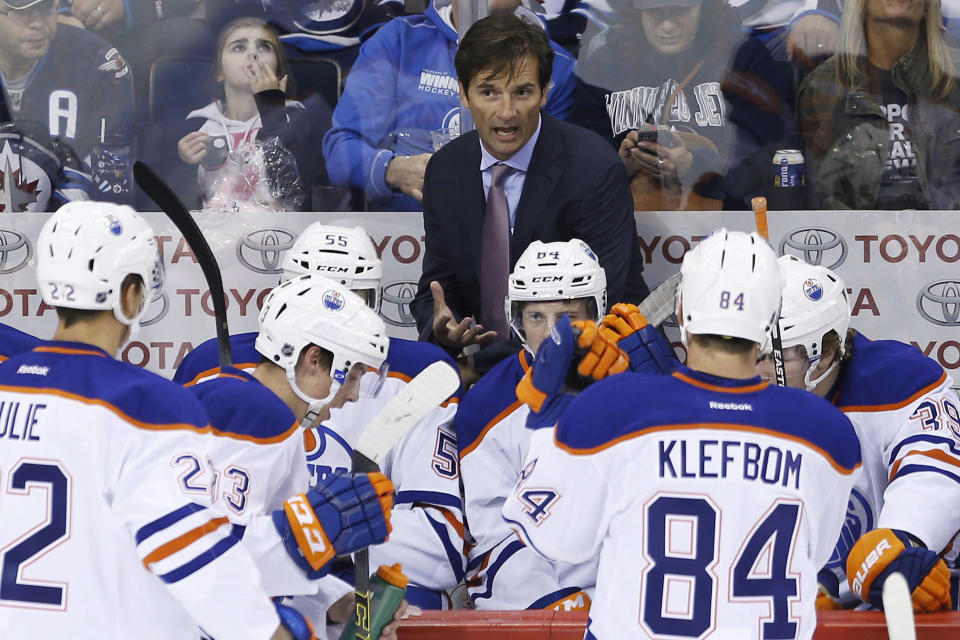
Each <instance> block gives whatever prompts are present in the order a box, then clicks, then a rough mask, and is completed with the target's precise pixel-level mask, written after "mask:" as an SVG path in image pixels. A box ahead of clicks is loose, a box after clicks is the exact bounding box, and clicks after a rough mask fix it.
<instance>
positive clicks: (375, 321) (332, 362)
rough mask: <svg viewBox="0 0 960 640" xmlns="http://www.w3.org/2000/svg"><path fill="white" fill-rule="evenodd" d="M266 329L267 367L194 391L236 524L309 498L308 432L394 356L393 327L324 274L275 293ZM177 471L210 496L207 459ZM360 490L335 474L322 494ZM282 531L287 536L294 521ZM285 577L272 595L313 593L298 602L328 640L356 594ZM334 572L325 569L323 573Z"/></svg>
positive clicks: (332, 583)
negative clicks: (199, 479)
mask: <svg viewBox="0 0 960 640" xmlns="http://www.w3.org/2000/svg"><path fill="white" fill-rule="evenodd" d="M259 323H260V331H259V333H258V335H257V338H256V349H257V351H258V352H259V353H260V355H261V361H260V363H259V364H258V365H257V366H256V367H255V368H254V369H252V370H249V371H244V370H241V369H236V368H233V367H228V368H226V369H223V370H221V371H220V373H219V374H218V375H217V377H216V378H212V379H208V380H206V381H204V382H202V383H200V384H197V385H193V386H191V387H189V390H190V391H191V392H192V393H193V394H194V395H195V396H196V397H197V399H198V400H199V401H200V403H201V405H203V407H204V409H205V410H206V413H207V416H208V418H209V420H210V426H211V427H212V429H213V433H214V435H215V436H216V437H215V438H213V440H214V444H213V445H212V447H211V449H210V451H209V452H208V456H207V460H208V462H209V464H210V465H212V466H213V468H214V473H215V477H216V478H217V481H216V482H215V483H214V485H213V490H214V496H213V498H214V500H215V501H221V506H222V509H223V510H224V511H225V512H226V513H227V515H228V516H229V517H230V520H231V522H234V523H236V524H239V525H243V526H247V525H248V524H249V523H250V521H251V519H253V518H255V517H256V516H260V515H264V514H267V515H269V514H270V513H271V512H273V511H274V510H275V509H281V508H283V504H284V500H285V499H286V498H287V497H289V496H292V495H295V494H300V493H304V492H307V491H308V489H309V488H310V482H309V476H308V475H307V468H306V464H305V453H304V448H303V433H302V431H301V430H300V428H299V427H300V424H301V423H302V422H303V421H304V420H305V419H307V421H308V422H312V420H313V416H318V415H319V418H320V419H325V418H326V417H329V409H330V407H331V406H341V405H342V404H344V403H345V402H349V401H351V400H354V399H356V398H357V396H358V388H359V386H360V379H361V377H362V376H363V375H364V373H366V372H367V370H368V369H372V370H374V371H377V370H379V368H380V365H381V364H382V363H383V359H384V357H385V356H386V351H387V336H386V327H385V325H384V323H383V320H381V319H380V317H379V316H377V314H376V313H375V312H374V311H373V310H372V309H370V308H369V307H368V306H367V305H366V303H365V302H364V300H362V299H361V298H360V297H359V296H357V295H355V294H353V293H351V292H350V291H349V290H348V289H346V288H345V287H343V286H341V285H338V284H337V283H335V282H333V281H332V280H329V279H327V278H324V277H322V276H320V275H316V274H306V275H303V276H298V277H296V278H293V279H291V280H287V281H286V282H284V283H282V284H280V285H278V286H277V287H276V288H275V289H274V290H273V291H271V292H270V295H269V296H267V299H266V300H265V301H264V305H263V309H262V310H261V312H260V316H259ZM329 398H333V400H332V401H331V402H328V399H329ZM307 416H311V417H310V418H307ZM175 462H176V465H177V466H178V467H179V468H180V469H181V470H182V472H183V474H184V476H183V477H184V480H183V481H182V482H181V485H182V487H183V489H184V491H185V492H186V493H189V492H192V491H194V490H198V489H200V487H197V486H196V482H195V481H194V480H192V479H190V478H191V476H192V474H194V473H195V472H196V471H197V470H198V469H200V468H202V466H203V460H202V458H200V457H199V456H197V455H195V454H193V453H192V452H189V451H184V452H182V453H181V454H180V455H178V456H177V458H176V459H175ZM371 480H372V482H373V487H374V489H375V490H376V491H377V492H378V493H382V494H384V495H385V496H388V498H387V499H388V500H390V501H391V502H390V504H391V505H392V495H391V491H392V489H386V490H384V491H381V486H385V485H388V484H389V483H388V482H387V481H386V478H385V477H384V476H383V474H381V473H377V474H372V475H371ZM352 483H353V480H352V479H351V478H350V476H339V475H333V474H331V475H329V476H327V477H326V478H324V480H323V481H321V482H320V483H318V486H319V487H321V488H322V491H323V492H324V493H329V494H330V495H337V494H338V493H340V492H342V491H345V490H346V491H350V490H352V486H353V485H352ZM308 495H313V494H312V493H308ZM388 509H389V507H388ZM388 513H389V512H388ZM276 524H277V527H278V528H280V529H282V528H283V527H284V526H285V520H283V519H280V520H278V521H277V522H276ZM278 568H279V569H280V570H279V571H276V572H274V571H271V569H270V568H268V567H264V568H262V573H263V574H264V576H263V582H262V584H263V585H264V588H265V589H266V590H267V592H268V593H269V594H270V595H294V594H310V596H311V597H310V598H308V599H298V600H297V609H298V610H299V611H300V612H301V613H303V614H304V615H305V616H307V618H308V619H310V620H311V622H312V623H313V624H314V627H315V629H317V632H318V633H321V632H322V630H323V629H324V627H325V626H326V620H327V614H328V613H329V612H330V611H329V609H330V607H331V606H332V605H334V604H335V603H337V602H338V601H339V600H341V599H343V598H344V597H345V596H347V594H349V593H352V589H351V587H350V586H349V585H347V584H346V583H344V582H343V581H341V580H339V579H337V578H335V577H333V576H329V577H324V579H323V580H319V581H315V580H310V578H315V577H318V576H319V575H320V573H317V572H314V571H313V570H312V567H310V566H303V567H302V568H303V569H305V570H306V573H307V575H306V577H304V576H303V575H302V574H300V573H298V572H294V574H293V575H291V573H290V572H289V571H285V570H284V568H283V566H282V565H281V566H280V567H278ZM328 570H329V567H328V563H326V562H324V563H323V568H322V571H321V573H323V574H325V573H326V572H327V571H328ZM304 581H307V584H306V585H304V584H302V583H303V582H304ZM317 590H319V593H314V592H315V591H317ZM348 600H349V598H348ZM336 617H337V616H336V615H334V618H336ZM393 631H394V629H393V627H389V628H388V629H387V633H388V634H391V633H393Z"/></svg>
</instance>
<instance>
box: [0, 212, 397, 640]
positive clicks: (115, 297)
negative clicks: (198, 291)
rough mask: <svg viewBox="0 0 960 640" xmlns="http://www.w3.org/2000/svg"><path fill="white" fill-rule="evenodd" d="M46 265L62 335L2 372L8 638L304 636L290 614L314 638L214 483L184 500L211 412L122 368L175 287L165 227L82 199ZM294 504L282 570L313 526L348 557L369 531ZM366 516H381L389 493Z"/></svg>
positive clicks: (319, 504)
mask: <svg viewBox="0 0 960 640" xmlns="http://www.w3.org/2000/svg"><path fill="white" fill-rule="evenodd" d="M37 262H38V264H37V277H38V280H39V288H40V290H41V293H42V296H43V299H44V302H46V303H47V304H49V305H51V306H53V307H54V308H55V309H56V312H57V316H58V326H57V330H56V333H55V335H54V339H53V340H52V341H50V342H44V343H42V344H40V345H39V346H37V347H35V348H34V349H33V350H31V351H29V352H25V353H21V354H19V355H15V356H13V357H11V358H10V359H9V360H7V361H6V362H5V363H4V364H3V365H2V366H0V407H2V408H0V413H2V419H0V422H2V424H3V425H4V427H3V428H2V431H0V439H2V440H3V446H2V447H0V472H2V473H3V474H4V483H5V484H6V485H7V492H6V494H5V496H4V500H3V503H2V505H0V510H2V511H3V516H2V517H0V547H2V548H3V549H5V550H6V551H5V553H4V554H3V558H2V562H3V574H4V576H5V578H4V580H3V587H2V589H0V604H2V605H4V606H0V628H2V629H3V630H4V637H10V638H27V637H40V638H54V637H62V636H77V635H80V636H90V635H96V636H98V637H99V636H108V637H118V638H119V637H122V638H156V639H158V640H159V639H166V638H196V637H198V634H199V629H198V625H200V626H202V627H203V628H204V629H205V630H206V631H207V632H209V633H210V634H211V635H213V636H214V637H219V638H250V639H261V640H265V639H267V638H289V637H290V635H289V634H288V633H287V632H286V631H285V630H284V629H281V628H280V626H279V624H280V620H281V619H282V620H284V621H285V624H286V621H292V622H295V623H297V624H298V625H300V629H299V631H303V630H304V628H305V625H304V624H303V619H302V618H301V617H299V616H295V615H294V614H295V612H291V611H289V610H287V609H283V608H281V615H280V616H279V617H278V614H277V609H275V607H274V605H273V604H272V603H271V602H270V600H269V599H268V598H267V596H266V594H265V593H264V591H263V590H262V589H261V587H260V573H259V571H258V568H257V567H258V565H256V564H254V558H252V557H251V555H248V550H249V549H251V547H248V544H247V542H248V541H247V538H248V537H249V536H247V535H244V536H243V537H244V539H243V542H242V543H241V541H240V534H241V532H240V531H238V527H236V526H234V525H231V524H230V523H229V522H228V520H227V518H226V517H224V516H223V514H222V512H220V511H219V510H218V509H217V508H216V506H215V505H212V504H211V503H210V501H209V499H208V494H207V491H206V485H205V484H204V485H203V487H201V490H200V491H198V492H196V493H195V494H193V495H189V496H185V495H184V494H183V493H182V492H181V489H180V486H179V484H180V483H179V482H178V478H177V473H178V471H177V470H176V468H175V467H174V466H173V465H172V464H171V463H172V462H173V461H174V458H175V456H176V455H177V454H178V452H180V451H182V450H183V449H185V448H186V449H190V450H193V451H195V452H196V453H197V455H200V456H204V458H205V456H206V454H207V453H208V449H207V445H208V444H209V443H210V437H209V433H210V427H209V425H208V424H207V418H206V415H205V414H204V412H203V409H202V407H201V406H200V404H199V403H198V402H197V401H196V400H195V399H194V398H193V397H192V395H191V394H190V393H189V392H187V391H185V390H184V389H182V388H181V387H179V386H178V385H175V384H173V383H171V382H169V381H167V380H164V379H162V378H160V377H159V376H156V375H155V374H152V373H150V372H148V371H146V370H143V369H139V368H137V367H134V366H131V365H129V364H125V363H123V362H120V361H117V360H116V359H115V357H116V354H117V353H118V352H119V351H120V349H121V348H122V346H123V344H124V343H125V342H126V341H127V340H128V339H129V338H130V337H131V335H132V334H133V333H134V332H135V331H136V328H137V326H138V324H139V322H140V319H141V318H142V317H143V316H144V314H145V313H146V311H147V308H148V307H149V301H150V300H151V299H152V298H153V297H154V296H153V295H152V294H154V293H157V292H159V289H160V287H161V286H162V280H163V267H162V263H161V262H160V259H159V254H158V252H157V243H156V239H155V237H154V231H153V230H152V229H151V228H150V227H149V225H147V223H146V222H145V221H144V220H143V218H142V217H141V216H140V215H139V214H137V213H136V212H134V211H133V210H132V209H130V208H129V207H121V206H117V205H112V204H108V203H100V202H89V201H88V202H75V203H69V204H67V205H65V206H64V207H62V208H61V209H60V210H59V211H58V212H56V213H55V214H54V215H53V216H51V217H50V219H49V220H48V221H47V222H46V223H45V224H44V226H43V229H42V230H41V232H40V236H39V238H38V241H37ZM357 478H358V479H360V478H362V479H363V480H365V479H366V476H362V477H361V476H358V477H357ZM371 489H372V487H371ZM371 493H373V492H372V491H371ZM338 497H340V496H338ZM291 502H292V504H291V505H290V507H291V508H292V509H294V510H296V513H297V515H298V517H297V518H294V519H293V521H289V520H288V519H287V515H286V513H285V511H286V510H287V509H285V510H284V511H279V512H278V515H277V518H278V519H282V520H283V521H286V522H289V524H283V525H282V527H280V528H281V529H286V531H282V533H284V537H281V536H279V535H277V531H276V530H273V531H272V532H271V535H272V541H273V545H274V546H278V547H280V549H281V551H280V557H279V560H280V561H281V562H286V563H290V561H289V559H287V557H286V552H285V551H284V549H285V548H286V547H288V545H287V544H286V541H287V538H294V537H296V536H297V535H299V536H301V537H302V536H303V535H304V532H305V531H306V532H307V533H308V534H314V535H318V536H321V535H322V536H323V537H324V539H325V540H330V541H331V544H330V545H328V546H332V547H333V548H337V546H338V544H339V543H338V541H339V540H340V536H339V535H338V534H339V533H341V532H343V531H347V532H349V533H354V531H352V527H348V526H345V525H344V526H340V514H339V513H338V512H337V511H336V509H335V508H333V504H334V503H332V502H330V501H329V500H328V499H326V498H325V497H323V496H321V495H320V492H317V491H310V492H308V495H307V496H303V495H301V496H298V497H297V499H292V500H291ZM347 502H349V500H347ZM354 504H356V501H354ZM360 507H361V508H364V507H372V508H373V509H375V510H376V512H381V506H380V500H379V497H378V496H377V495H376V493H373V495H372V496H370V497H369V499H365V500H361V501H360ZM314 509H316V511H315V510H314ZM330 509H333V514H332V515H333V517H332V518H331V517H330V516H331V512H330ZM265 520H266V522H267V524H268V525H269V526H270V528H271V529H273V527H274V526H275V525H274V522H273V520H274V519H273V518H270V517H267V518H265ZM318 520H319V521H322V524H320V523H318ZM328 522H331V523H332V524H331V525H330V526H329V527H328V526H327V523H328ZM379 525H380V526H381V527H382V528H383V531H384V534H385V532H386V522H385V520H383V519H382V518H381V519H380V520H379ZM379 539H382V536H381V537H380V538H379ZM258 541H259V542H261V543H266V541H267V538H258ZM294 546H296V544H295V543H294ZM347 547H350V545H345V546H343V549H341V550H346V548H347ZM264 548H265V547H261V549H264ZM290 553H291V556H292V557H294V558H296V556H300V555H302V554H303V551H302V550H300V549H294V550H293V551H291V552H290ZM307 553H309V549H308V550H307ZM303 558H309V559H311V560H319V559H320V558H312V557H309V556H304V557H303ZM303 558H301V560H303ZM273 560H277V558H273ZM295 561H296V560H295ZM290 564H292V563H290ZM259 566H263V565H259ZM296 637H297V638H301V637H307V636H306V635H303V634H299V633H298V635H297V636H296Z"/></svg>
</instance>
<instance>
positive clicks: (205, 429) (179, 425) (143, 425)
mask: <svg viewBox="0 0 960 640" xmlns="http://www.w3.org/2000/svg"><path fill="white" fill-rule="evenodd" d="M0 391H11V392H13V393H35V394H46V395H51V396H60V397H62V398H67V399H69V400H76V401H77V402H82V403H83V404H90V405H96V406H100V407H103V408H105V409H107V410H108V411H110V412H112V413H115V414H116V415H118V416H119V417H120V418H121V419H122V420H123V421H124V422H127V423H129V424H130V425H131V426H134V427H138V428H140V429H149V430H151V431H169V430H172V429H184V430H186V431H194V432H196V433H210V425H204V426H202V427H198V426H197V425H194V424H187V423H186V422H171V423H159V424H151V423H148V422H142V421H140V420H137V419H136V418H133V417H131V416H129V415H127V414H126V413H124V412H123V411H121V410H120V409H119V408H118V407H116V406H114V405H112V404H110V403H109V402H107V401H106V400H101V399H99V398H88V397H86V396H81V395H79V394H76V393H70V392H69V391H63V390H61V389H43V388H34V387H13V386H7V385H0Z"/></svg>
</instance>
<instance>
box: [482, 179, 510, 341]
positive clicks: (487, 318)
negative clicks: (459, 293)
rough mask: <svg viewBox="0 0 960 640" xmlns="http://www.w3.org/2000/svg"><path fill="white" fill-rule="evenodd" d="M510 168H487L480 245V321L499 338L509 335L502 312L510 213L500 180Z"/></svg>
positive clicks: (505, 288)
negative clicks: (487, 183)
mask: <svg viewBox="0 0 960 640" xmlns="http://www.w3.org/2000/svg"><path fill="white" fill-rule="evenodd" d="M510 171H511V169H510V167H508V166H507V165H505V164H500V163H497V164H495V165H493V166H492V167H490V190H489V191H487V208H486V212H485V214H484V218H483V241H482V244H481V245H480V250H481V254H480V304H481V311H482V313H481V318H480V323H481V324H482V325H483V328H484V330H485V331H496V332H497V336H498V337H499V339H500V340H507V339H509V338H510V328H509V327H508V326H507V319H506V316H505V315H504V311H503V300H504V298H505V297H506V295H507V278H509V277H510V213H509V211H508V210H507V192H506V191H505V190H504V188H503V181H504V180H506V178H507V175H509V173H510Z"/></svg>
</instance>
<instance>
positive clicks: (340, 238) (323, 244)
mask: <svg viewBox="0 0 960 640" xmlns="http://www.w3.org/2000/svg"><path fill="white" fill-rule="evenodd" d="M282 266H283V280H289V279H290V278H295V277H297V276H299V275H303V274H305V273H318V274H320V275H322V276H324V277H327V278H330V279H331V280H334V281H336V282H339V283H340V284H342V285H343V286H345V287H347V288H348V289H350V290H351V291H360V290H365V289H369V290H370V292H371V294H370V295H369V306H370V307H371V308H372V309H374V310H377V311H379V309H380V284H381V281H382V280H383V263H382V262H381V261H380V258H378V257H377V248H376V247H375V246H374V244H373V240H371V239H370V236H369V235H368V234H367V232H366V231H365V230H364V229H363V227H352V228H351V227H338V226H335V225H330V224H321V223H320V222H314V223H313V224H311V225H310V226H309V227H307V228H306V229H304V230H303V231H301V232H300V235H299V236H297V239H296V240H295V241H294V243H293V246H292V247H290V249H289V250H288V251H287V252H286V254H285V255H284V257H283V265H282Z"/></svg>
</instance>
